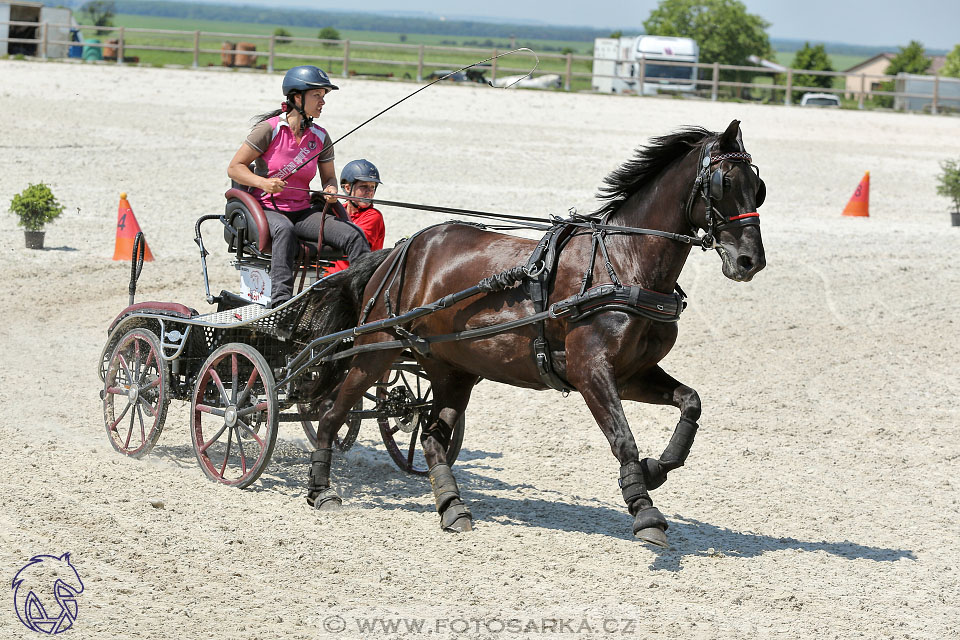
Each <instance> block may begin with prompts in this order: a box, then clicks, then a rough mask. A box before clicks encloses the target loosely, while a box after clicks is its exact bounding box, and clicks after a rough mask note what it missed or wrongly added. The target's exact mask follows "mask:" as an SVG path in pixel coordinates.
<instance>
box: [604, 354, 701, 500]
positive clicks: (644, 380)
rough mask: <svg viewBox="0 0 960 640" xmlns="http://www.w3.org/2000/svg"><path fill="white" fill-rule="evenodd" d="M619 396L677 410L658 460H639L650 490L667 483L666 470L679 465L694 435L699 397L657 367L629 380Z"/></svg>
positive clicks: (688, 449)
mask: <svg viewBox="0 0 960 640" xmlns="http://www.w3.org/2000/svg"><path fill="white" fill-rule="evenodd" d="M621 397H622V398H623V399H624V400H635V401H637V402H645V403H647V404H669V405H672V406H674V407H677V408H678V409H680V421H679V422H678V423H677V427H676V429H674V431H673V436H672V437H671V438H670V442H669V444H667V448H666V449H664V450H663V453H662V454H660V459H659V460H655V459H653V458H644V459H643V460H641V461H640V465H641V467H642V469H643V479H644V483H645V484H646V486H647V489H649V490H650V491H653V490H654V489H656V488H657V487H659V486H660V485H662V484H663V483H664V482H666V480H667V473H668V472H669V471H673V470H674V469H678V468H680V467H682V466H683V464H684V462H686V460H687V456H688V455H689V454H690V448H691V447H692V446H693V439H694V437H696V435H697V427H698V425H697V420H699V419H700V396H699V394H697V392H696V391H695V390H693V389H692V388H690V387H688V386H686V385H685V384H682V383H681V382H678V381H677V380H676V379H675V378H674V377H673V376H671V375H670V374H668V373H667V372H666V371H664V370H663V369H661V368H660V367H654V368H653V369H651V370H649V371H646V372H644V373H643V374H642V375H640V376H636V377H634V378H633V379H631V380H630V381H629V382H628V383H627V385H626V386H625V387H624V389H623V390H622V391H621Z"/></svg>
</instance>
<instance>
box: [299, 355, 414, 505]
mask: <svg viewBox="0 0 960 640" xmlns="http://www.w3.org/2000/svg"><path fill="white" fill-rule="evenodd" d="M400 351H401V350H400V349H392V350H389V351H386V350H385V351H373V352H370V353H363V354H360V355H357V356H355V357H354V359H353V362H352V363H351V366H350V371H349V372H347V377H346V378H345V379H344V380H343V382H342V383H341V385H340V387H339V391H338V392H337V397H336V400H334V402H333V405H332V406H331V407H330V408H328V409H327V410H326V411H325V412H324V413H323V415H321V416H320V420H319V421H318V423H317V450H316V451H314V452H313V453H312V454H310V475H309V478H308V482H307V504H309V505H310V506H311V507H313V508H315V509H321V510H326V509H335V508H338V507H339V506H340V504H342V502H343V501H342V500H341V499H340V496H339V495H337V492H336V491H335V490H334V489H333V488H332V487H331V486H330V464H331V462H332V460H333V447H332V444H333V436H334V434H335V433H336V432H337V429H339V428H340V426H341V425H342V424H343V422H344V420H345V419H346V417H347V412H348V411H350V409H351V408H352V407H353V406H354V405H355V404H356V403H357V401H358V400H360V398H362V397H363V394H364V392H365V391H366V390H367V389H369V388H370V387H371V386H373V384H374V383H376V381H377V380H379V379H380V378H382V377H383V374H384V373H386V371H387V370H388V369H389V368H390V365H391V364H393V361H394V360H395V359H396V358H397V356H398V355H400Z"/></svg>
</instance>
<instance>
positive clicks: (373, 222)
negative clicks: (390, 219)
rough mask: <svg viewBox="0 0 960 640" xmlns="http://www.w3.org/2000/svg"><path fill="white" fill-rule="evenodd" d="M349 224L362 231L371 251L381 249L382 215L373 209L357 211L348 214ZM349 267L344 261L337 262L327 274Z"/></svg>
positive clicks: (382, 233) (383, 230) (383, 229)
mask: <svg viewBox="0 0 960 640" xmlns="http://www.w3.org/2000/svg"><path fill="white" fill-rule="evenodd" d="M350 222H352V223H353V224H355V225H357V226H358V227H360V228H361V229H363V235H364V236H366V238H367V242H368V243H370V250H371V251H377V250H379V249H383V236H384V234H385V228H384V226H383V215H382V214H381V213H380V212H379V211H377V210H376V209H374V208H373V207H369V208H367V209H359V210H357V211H356V212H354V213H351V214H350ZM349 266H350V263H349V262H347V261H346V260H337V261H336V262H334V263H333V266H332V267H330V268H329V269H327V273H328V274H330V273H335V272H337V271H343V270H344V269H346V268H347V267H349Z"/></svg>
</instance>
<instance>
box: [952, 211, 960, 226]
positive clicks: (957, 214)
mask: <svg viewBox="0 0 960 640" xmlns="http://www.w3.org/2000/svg"><path fill="white" fill-rule="evenodd" d="M950 224H952V225H953V226H955V227H960V211H951V212H950Z"/></svg>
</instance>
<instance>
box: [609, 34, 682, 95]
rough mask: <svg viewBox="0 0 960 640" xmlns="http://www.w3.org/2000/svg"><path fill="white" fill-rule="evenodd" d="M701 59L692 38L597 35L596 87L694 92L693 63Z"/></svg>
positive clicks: (650, 92) (611, 90) (633, 91)
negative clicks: (603, 36) (607, 36)
mask: <svg viewBox="0 0 960 640" xmlns="http://www.w3.org/2000/svg"><path fill="white" fill-rule="evenodd" d="M699 60H700V47H699V46H697V43H696V41H695V40H692V39H690V38H673V37H668V36H634V37H625V38H597V39H596V41H595V42H594V45H593V89H594V90H595V91H600V92H602V93H627V94H642V95H647V96H649V95H656V94H657V93H693V92H694V91H696V90H697V82H696V81H697V67H696V66H694V65H695V63H697V62H698V61H699ZM665 62H681V63H688V64H682V65H673V64H663V63H665ZM641 85H642V86H641Z"/></svg>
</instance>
